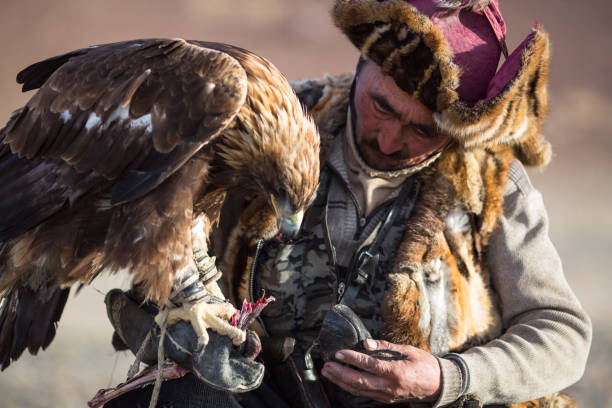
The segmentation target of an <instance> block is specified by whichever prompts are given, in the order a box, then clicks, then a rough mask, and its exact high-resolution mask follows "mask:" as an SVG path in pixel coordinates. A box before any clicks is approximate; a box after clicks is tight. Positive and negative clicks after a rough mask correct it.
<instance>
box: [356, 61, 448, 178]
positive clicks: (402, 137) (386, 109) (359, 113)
mask: <svg viewBox="0 0 612 408" xmlns="http://www.w3.org/2000/svg"><path fill="white" fill-rule="evenodd" d="M354 107H355V116H356V117H355V138H356V141H357V146H358V147H359V151H360V152H361V155H362V156H363V158H364V159H365V161H366V162H367V163H368V165H370V166H371V167H373V168H375V169H380V170H391V169H397V168H401V167H406V166H410V165H413V164H418V163H420V162H421V161H423V160H424V159H426V158H427V157H428V156H429V155H430V154H431V153H433V152H435V151H437V150H439V149H440V148H442V147H443V146H444V145H445V144H447V143H448V141H449V140H450V137H449V136H448V135H445V134H443V133H441V132H439V131H438V130H437V129H436V127H435V126H434V123H433V114H432V112H431V111H430V110H429V109H427V108H426V107H425V105H423V104H422V103H420V102H418V101H417V100H415V99H413V98H412V97H411V96H410V95H408V94H407V93H406V92H404V91H402V90H401V89H400V88H398V86H397V85H396V84H395V82H394V81H393V78H391V77H390V76H387V75H384V74H383V73H382V70H381V69H380V67H379V66H378V65H376V64H375V63H373V62H371V61H368V62H366V63H365V65H364V66H363V67H362V69H361V71H360V73H359V76H358V78H357V84H356V87H355V96H354Z"/></svg>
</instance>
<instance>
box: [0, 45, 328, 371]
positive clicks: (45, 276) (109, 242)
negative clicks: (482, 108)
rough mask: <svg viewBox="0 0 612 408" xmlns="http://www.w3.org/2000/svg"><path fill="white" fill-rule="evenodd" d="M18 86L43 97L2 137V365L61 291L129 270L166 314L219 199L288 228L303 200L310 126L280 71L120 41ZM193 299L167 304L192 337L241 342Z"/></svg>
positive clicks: (205, 48)
mask: <svg viewBox="0 0 612 408" xmlns="http://www.w3.org/2000/svg"><path fill="white" fill-rule="evenodd" d="M17 81H18V82H19V83H22V84H23V91H24V92H25V91H28V90H31V89H36V88H40V89H39V90H38V91H37V92H36V93H35V94H34V96H33V97H32V98H31V99H30V100H29V102H28V103H27V104H26V105H25V106H24V107H22V108H21V109H18V110H16V111H15V112H13V114H12V115H11V117H10V119H9V121H8V123H7V125H6V126H5V127H4V128H3V129H2V130H0V214H1V215H2V216H1V217H0V296H3V297H4V299H3V300H2V306H1V308H0V364H1V365H2V368H3V369H4V368H5V367H6V366H8V365H9V363H10V362H11V360H15V359H17V358H18V357H19V356H20V355H21V353H22V352H23V351H24V350H25V348H28V349H29V351H30V352H31V353H34V354H35V353H36V352H37V351H38V350H39V349H40V348H45V347H47V345H48V344H49V343H50V342H51V340H52V339H53V337H54V335H55V330H56V324H57V321H58V320H59V318H60V316H61V313H62V310H63V308H64V305H65V303H66V299H67V297H68V291H69V287H70V285H72V284H75V283H88V282H90V281H91V280H92V279H93V278H95V277H96V276H97V275H98V274H99V273H100V272H102V271H109V272H111V273H115V272H118V271H121V270H127V271H129V272H130V273H131V274H133V283H134V284H138V285H139V287H140V288H141V290H142V291H143V293H144V295H145V296H146V297H147V298H148V299H151V300H153V301H154V302H156V303H158V304H159V305H165V304H167V303H168V301H169V298H170V295H171V292H172V290H173V287H175V288H176V287H177V286H178V287H182V288H184V287H185V285H183V286H181V285H180V284H181V282H183V283H184V279H185V277H186V276H190V275H191V276H192V275H193V272H194V271H196V273H197V267H198V265H197V262H196V261H195V260H194V252H195V253H196V254H198V253H206V252H207V238H208V236H209V233H210V231H211V228H212V227H213V225H214V224H215V223H216V222H217V221H218V219H219V217H220V213H221V207H222V205H223V202H224V200H225V199H226V197H227V196H228V195H230V194H245V195H249V196H251V197H253V198H254V199H257V200H260V201H261V203H262V208H265V206H266V205H268V206H269V207H268V208H272V209H273V211H274V214H275V216H276V218H277V220H278V224H277V225H278V227H279V229H280V231H281V232H284V233H289V234H290V233H292V232H295V231H296V229H297V228H299V224H300V223H301V214H303V211H304V209H305V208H306V207H307V206H308V205H309V204H310V202H311V201H312V199H313V197H314V194H315V191H316V188H317V183H318V174H319V156H318V152H319V136H318V134H317V131H316V128H315V125H314V124H313V122H312V120H311V119H309V118H308V117H307V116H306V114H305V113H304V110H303V107H302V106H301V104H300V103H299V100H298V98H297V96H296V95H295V93H294V92H293V90H292V89H291V87H290V85H289V84H288V82H287V81H286V79H285V78H284V77H283V75H282V74H281V73H280V72H279V71H278V70H277V69H276V68H275V67H274V66H273V65H272V64H270V63H269V62H268V61H267V60H265V59H263V58H261V57H258V56H256V55H254V54H252V53H251V52H249V51H246V50H244V49H241V48H237V47H234V46H230V45H226V44H220V43H209V42H200V41H185V40H182V39H146V40H135V41H127V42H119V43H113V44H106V45H100V46H92V47H88V48H83V49H79V50H76V51H73V52H69V53H67V54H64V55H60V56H57V57H54V58H50V59H47V60H44V61H41V62H38V63H36V64H33V65H31V66H30V67H28V68H26V69H25V70H23V71H22V72H20V73H19V74H18V76H17ZM266 213H267V214H269V213H270V212H266ZM228 216H238V215H236V214H230V215H228ZM255 216H258V215H257V214H256V215H255ZM196 258H197V257H196ZM207 290H208V291H209V292H212V293H218V287H217V286H216V283H211V284H210V285H208V286H207ZM183 301H184V302H183V303H188V299H187V300H185V299H183ZM175 303H176V302H175ZM198 305H199V307H193V308H191V309H190V308H189V307H180V306H181V305H176V304H175V306H179V310H180V309H185V310H187V309H190V310H191V312H192V313H194V314H195V316H194V315H191V317H188V319H190V320H191V321H192V325H193V326H194V329H195V330H196V332H197V333H198V335H199V336H200V339H201V340H202V342H206V339H207V337H206V327H211V328H214V329H215V330H217V331H219V332H220V333H224V334H227V335H230V337H232V338H233V339H234V340H236V338H237V337H238V338H239V337H240V334H239V333H236V332H235V331H237V329H236V328H233V327H231V326H229V325H228V324H227V322H226V321H225V320H221V319H219V316H220V317H223V318H228V317H229V316H230V315H231V314H232V313H233V311H234V309H233V307H231V306H229V307H226V306H227V305H228V304H227V303H226V304H224V305H226V306H219V305H206V304H204V306H202V303H201V302H200V303H198V304H196V306H198ZM222 305H223V304H222ZM182 306H188V305H185V304H184V305H182ZM215 308H216V309H215ZM182 318H185V317H184V316H183V317H182ZM232 329H233V330H235V331H232Z"/></svg>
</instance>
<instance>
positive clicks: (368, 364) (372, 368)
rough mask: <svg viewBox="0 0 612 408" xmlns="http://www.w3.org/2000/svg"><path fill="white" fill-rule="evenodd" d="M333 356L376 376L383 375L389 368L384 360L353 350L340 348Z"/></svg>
mask: <svg viewBox="0 0 612 408" xmlns="http://www.w3.org/2000/svg"><path fill="white" fill-rule="evenodd" d="M335 357H336V360H338V361H341V362H342V363H345V364H350V365H352V366H355V367H357V368H360V369H362V370H364V371H367V372H368V373H372V374H375V375H377V376H384V375H385V374H386V373H387V372H388V370H389V368H388V364H387V362H386V361H382V360H378V359H376V358H374V357H371V356H368V355H367V354H363V353H359V352H357V351H353V350H340V351H338V352H337V353H336V354H335Z"/></svg>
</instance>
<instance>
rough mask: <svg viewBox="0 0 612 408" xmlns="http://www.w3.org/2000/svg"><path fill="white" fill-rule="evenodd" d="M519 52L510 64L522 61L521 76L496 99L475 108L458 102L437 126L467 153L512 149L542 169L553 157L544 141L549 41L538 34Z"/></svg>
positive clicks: (440, 115) (438, 116)
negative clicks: (504, 146)
mask: <svg viewBox="0 0 612 408" xmlns="http://www.w3.org/2000/svg"><path fill="white" fill-rule="evenodd" d="M516 52H520V55H518V54H517V55H513V56H510V58H509V60H508V62H510V61H511V60H512V59H513V57H515V58H520V66H519V68H518V72H517V73H516V75H515V76H514V78H513V79H512V80H511V81H510V82H509V83H508V84H507V85H506V86H505V87H504V88H503V89H502V90H501V92H500V93H498V94H497V96H495V97H493V98H491V99H490V100H487V101H483V102H480V103H478V104H477V105H476V106H474V107H470V106H467V105H465V104H463V103H462V102H460V101H456V102H455V103H453V104H452V105H451V106H449V107H448V108H447V109H445V110H443V111H441V112H439V113H436V114H434V120H435V122H436V124H437V125H438V127H440V129H442V130H443V131H445V132H447V133H449V134H451V135H452V136H453V138H454V139H455V140H456V141H458V142H459V143H460V144H461V145H463V146H464V147H466V148H471V147H480V148H486V147H490V146H496V145H508V146H512V147H513V148H514V149H515V152H516V155H517V157H518V158H519V159H521V161H522V162H523V163H524V164H526V165H529V166H542V165H546V164H548V162H549V161H550V157H551V148H550V144H549V143H548V142H547V141H546V140H545V139H544V138H543V137H542V136H541V135H540V131H541V130H542V127H543V125H544V118H545V116H546V113H547V110H548V93H547V89H546V83H547V79H548V69H549V59H550V48H549V41H548V36H547V35H546V33H544V32H543V31H542V30H539V29H538V30H534V32H533V33H532V34H531V35H530V36H529V37H528V39H527V40H526V41H525V42H524V44H523V46H522V47H520V48H519V50H517V51H516ZM503 69H504V68H503V67H502V70H503Z"/></svg>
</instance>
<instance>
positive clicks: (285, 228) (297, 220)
mask: <svg viewBox="0 0 612 408" xmlns="http://www.w3.org/2000/svg"><path fill="white" fill-rule="evenodd" d="M270 198H271V199H270V201H271V202H272V208H274V214H275V215H276V219H277V221H278V227H279V230H280V238H282V239H293V238H295V237H296V236H297V234H298V231H299V230H300V227H301V226H302V219H303V218H304V211H298V212H296V213H294V212H293V210H292V208H291V204H290V203H289V200H284V199H277V198H276V197H274V196H270Z"/></svg>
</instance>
